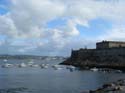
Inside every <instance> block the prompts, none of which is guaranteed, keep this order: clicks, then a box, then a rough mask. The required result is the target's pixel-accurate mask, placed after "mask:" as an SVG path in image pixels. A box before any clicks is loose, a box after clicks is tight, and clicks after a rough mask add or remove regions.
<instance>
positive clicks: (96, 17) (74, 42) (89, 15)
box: [0, 0, 125, 56]
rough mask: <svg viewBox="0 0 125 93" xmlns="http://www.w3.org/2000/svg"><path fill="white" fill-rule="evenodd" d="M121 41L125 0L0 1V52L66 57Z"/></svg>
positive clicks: (123, 32)
mask: <svg viewBox="0 0 125 93" xmlns="http://www.w3.org/2000/svg"><path fill="white" fill-rule="evenodd" d="M102 40H112V41H114V40H116V41H125V0H0V54H25V55H42V56H46V55H48V56H70V53H71V50H72V49H74V50H75V49H79V48H84V47H87V48H95V43H96V42H100V41H102Z"/></svg>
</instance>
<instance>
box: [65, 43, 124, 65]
mask: <svg viewBox="0 0 125 93" xmlns="http://www.w3.org/2000/svg"><path fill="white" fill-rule="evenodd" d="M63 64H68V65H74V66H82V67H84V66H96V67H97V66H101V67H102V66H103V67H120V66H124V67H125V42H118V41H102V42H97V43H96V48H95V49H87V48H81V49H79V50H72V52H71V57H70V58H68V59H67V60H66V61H64V62H63Z"/></svg>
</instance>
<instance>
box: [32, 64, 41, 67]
mask: <svg viewBox="0 0 125 93" xmlns="http://www.w3.org/2000/svg"><path fill="white" fill-rule="evenodd" d="M30 67H39V65H37V64H32V65H30Z"/></svg>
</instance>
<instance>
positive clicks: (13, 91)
mask: <svg viewBox="0 0 125 93" xmlns="http://www.w3.org/2000/svg"><path fill="white" fill-rule="evenodd" d="M61 61H62V60H48V61H45V60H34V62H35V63H37V64H41V63H49V64H50V66H49V68H47V69H41V68H40V67H37V68H31V67H26V68H17V67H13V68H1V67H0V93H81V92H82V91H83V90H89V89H91V90H92V89H95V88H97V87H100V86H101V85H103V84H104V83H106V82H112V81H115V80H118V79H121V78H125V74H124V73H103V72H91V71H79V70H76V71H73V72H71V71H69V70H68V69H66V68H65V67H64V68H63V69H60V70H54V69H53V68H52V67H51V65H54V64H58V63H60V62H61ZM20 62H27V61H26V60H9V61H8V63H13V64H16V63H20ZM1 64H3V61H2V60H1Z"/></svg>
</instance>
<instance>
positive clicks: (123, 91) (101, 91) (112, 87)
mask: <svg viewBox="0 0 125 93" xmlns="http://www.w3.org/2000/svg"><path fill="white" fill-rule="evenodd" d="M81 93H125V79H120V80H117V81H115V82H111V83H106V84H104V85H102V86H101V87H100V88H98V89H96V90H88V91H82V92H81Z"/></svg>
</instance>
